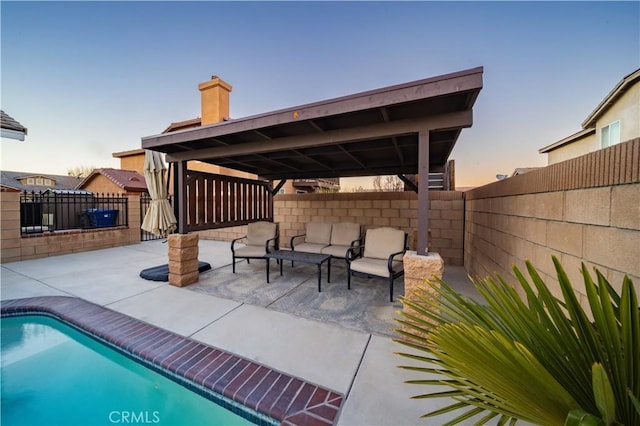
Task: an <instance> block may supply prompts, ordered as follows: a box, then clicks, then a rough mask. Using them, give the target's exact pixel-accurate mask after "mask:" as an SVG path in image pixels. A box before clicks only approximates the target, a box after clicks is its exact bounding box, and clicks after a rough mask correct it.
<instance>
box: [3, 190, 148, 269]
mask: <svg viewBox="0 0 640 426" xmlns="http://www.w3.org/2000/svg"><path fill="white" fill-rule="evenodd" d="M128 205H129V208H128V210H129V226H128V227H117V228H106V229H85V230H79V229H78V230H70V231H56V232H45V233H42V234H30V235H25V236H21V235H20V193H18V192H0V206H1V207H0V208H1V216H0V225H1V239H0V263H8V262H17V261H20V260H28V259H36V258H40V257H48V256H57V255H61V254H69V253H78V252H83V251H89V250H97V249H102V248H109V247H116V246H122V245H128V244H136V243H140V224H141V222H140V197H139V196H138V195H133V196H128Z"/></svg>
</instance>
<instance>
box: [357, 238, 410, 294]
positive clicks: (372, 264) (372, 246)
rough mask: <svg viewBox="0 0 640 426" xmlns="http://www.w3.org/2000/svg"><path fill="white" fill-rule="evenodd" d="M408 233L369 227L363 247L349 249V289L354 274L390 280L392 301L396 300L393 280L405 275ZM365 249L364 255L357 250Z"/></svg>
mask: <svg viewBox="0 0 640 426" xmlns="http://www.w3.org/2000/svg"><path fill="white" fill-rule="evenodd" d="M406 246H407V234H406V233H405V232H404V231H402V230H400V229H394V228H376V229H369V230H367V234H366V237H365V240H364V246H361V247H358V248H355V247H353V248H350V249H349V250H348V251H347V288H348V289H351V275H353V274H354V273H357V274H362V275H365V276H367V277H380V278H386V279H387V280H388V281H389V300H390V301H391V302H393V281H394V280H395V279H396V278H398V277H400V276H402V275H404V265H403V263H402V256H403V255H404V253H405V251H406ZM362 248H364V253H363V254H362V257H361V258H356V255H357V250H361V249H362Z"/></svg>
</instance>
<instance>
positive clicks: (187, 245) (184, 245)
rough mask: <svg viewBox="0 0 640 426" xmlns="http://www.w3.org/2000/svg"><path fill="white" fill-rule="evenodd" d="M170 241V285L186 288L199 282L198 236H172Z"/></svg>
mask: <svg viewBox="0 0 640 426" xmlns="http://www.w3.org/2000/svg"><path fill="white" fill-rule="evenodd" d="M168 241H169V284H171V285H174V286H176V287H185V286H188V285H189V284H193V283H196V282H198V279H199V278H200V274H199V271H198V234H171V235H169V238H168Z"/></svg>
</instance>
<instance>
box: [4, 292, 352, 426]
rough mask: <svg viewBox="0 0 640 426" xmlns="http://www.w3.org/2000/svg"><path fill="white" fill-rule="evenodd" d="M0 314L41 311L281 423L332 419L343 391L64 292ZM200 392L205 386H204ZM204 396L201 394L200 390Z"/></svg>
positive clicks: (17, 303)
mask: <svg viewBox="0 0 640 426" xmlns="http://www.w3.org/2000/svg"><path fill="white" fill-rule="evenodd" d="M0 306H1V308H0V313H1V315H2V316H10V315H19V314H45V315H51V316H53V317H55V318H58V319H60V320H62V321H64V322H66V323H68V324H69V325H71V326H73V327H75V328H77V329H79V330H80V331H82V332H84V333H86V334H88V335H90V336H92V337H94V338H96V339H97V340H99V341H102V342H103V343H105V344H107V345H108V346H111V347H113V348H115V349H116V350H118V351H120V352H123V353H124V354H125V355H129V356H131V357H133V358H135V359H138V360H141V361H143V363H145V364H148V365H149V366H151V367H154V368H155V369H157V370H159V371H160V372H165V373H168V374H167V375H168V376H169V377H174V378H175V377H177V378H179V379H180V381H185V382H186V384H187V385H188V384H193V385H194V387H195V389H193V388H192V390H196V391H197V389H198V388H199V387H201V388H203V389H204V390H205V391H208V392H214V393H215V394H218V395H222V396H224V397H225V398H227V399H229V400H231V401H234V402H235V403H238V404H242V405H244V406H246V407H249V408H250V409H252V410H254V411H256V412H257V413H260V414H263V415H266V416H268V417H270V418H272V419H275V420H276V421H279V422H280V424H281V425H284V426H295V425H305V426H307V425H309V426H316V425H317V426H320V425H333V424H335V423H336V420H337V418H338V414H339V412H340V409H341V407H342V403H343V402H344V395H342V394H341V393H339V392H336V391H333V390H331V389H327V388H325V387H322V386H318V385H315V384H311V383H308V382H305V381H304V380H302V379H299V378H297V377H293V376H290V375H288V374H286V373H282V372H280V371H276V370H273V369H271V368H269V367H267V366H264V365H262V364H259V363H256V362H254V361H251V360H249V359H246V358H243V357H240V356H238V355H235V354H232V353H230V352H228V351H224V350H222V349H218V348H215V347H213V346H210V345H207V344H204V343H202V342H198V341H196V340H193V339H191V338H188V337H185V336H181V335H179V334H176V333H173V332H170V331H167V330H164V329H162V328H160V327H157V326H154V325H151V324H148V323H146V322H144V321H141V320H139V319H136V318H132V317H130V316H128V315H125V314H122V313H120V312H117V311H113V310H111V309H108V308H105V307H103V306H100V305H96V304H94V303H91V302H88V301H86V300H83V299H79V298H75V297H68V296H42V297H31V298H24V299H12V300H5V301H2V302H1V303H0ZM205 393H206V392H205ZM205 396H206V395H205Z"/></svg>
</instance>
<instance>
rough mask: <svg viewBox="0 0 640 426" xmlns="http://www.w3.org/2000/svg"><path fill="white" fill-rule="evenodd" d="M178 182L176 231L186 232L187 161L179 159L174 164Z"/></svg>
mask: <svg viewBox="0 0 640 426" xmlns="http://www.w3.org/2000/svg"><path fill="white" fill-rule="evenodd" d="M174 179H176V181H177V182H178V185H177V187H178V193H177V195H178V199H177V200H176V201H177V203H176V204H177V205H178V215H177V219H178V233H179V234H187V233H189V231H188V230H187V162H186V161H180V162H178V163H177V164H176V173H175V178H174Z"/></svg>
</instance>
